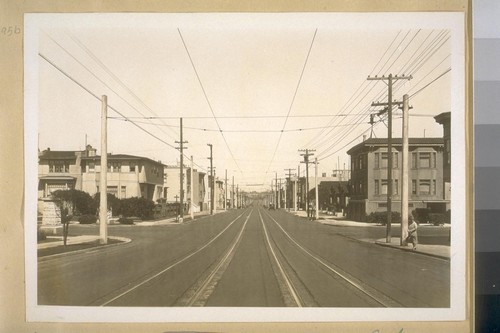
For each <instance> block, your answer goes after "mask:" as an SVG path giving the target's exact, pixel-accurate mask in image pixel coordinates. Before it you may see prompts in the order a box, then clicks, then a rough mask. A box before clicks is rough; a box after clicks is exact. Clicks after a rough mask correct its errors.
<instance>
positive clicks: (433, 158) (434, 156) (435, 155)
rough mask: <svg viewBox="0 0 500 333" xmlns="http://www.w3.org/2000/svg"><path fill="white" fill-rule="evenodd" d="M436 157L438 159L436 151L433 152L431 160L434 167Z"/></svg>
mask: <svg viewBox="0 0 500 333" xmlns="http://www.w3.org/2000/svg"><path fill="white" fill-rule="evenodd" d="M436 159H437V154H436V152H433V153H432V161H431V166H432V167H433V168H436Z"/></svg>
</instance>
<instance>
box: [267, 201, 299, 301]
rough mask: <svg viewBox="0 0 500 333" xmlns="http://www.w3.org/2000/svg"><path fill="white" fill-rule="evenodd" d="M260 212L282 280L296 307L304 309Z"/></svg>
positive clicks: (268, 243) (269, 245) (269, 246)
mask: <svg viewBox="0 0 500 333" xmlns="http://www.w3.org/2000/svg"><path fill="white" fill-rule="evenodd" d="M258 212H259V217H260V221H261V223H262V227H263V228H264V235H265V236H266V241H267V245H268V248H269V249H270V251H271V254H272V255H273V258H274V260H275V262H276V265H277V266H278V269H279V271H280V273H281V276H282V279H283V280H284V281H285V284H286V286H287V289H288V291H289V293H290V296H291V297H292V298H293V301H294V303H295V305H296V306H298V307H303V306H304V303H303V301H302V300H301V298H300V296H299V294H298V292H297V290H296V289H295V288H294V286H293V284H292V282H291V279H290V277H289V276H288V274H287V273H286V272H285V270H284V269H283V266H282V265H281V263H280V260H279V259H278V257H277V256H276V253H275V252H274V249H273V246H272V245H271V241H270V239H269V234H268V232H267V228H266V225H265V223H264V219H263V218H262V215H261V213H260V210H258Z"/></svg>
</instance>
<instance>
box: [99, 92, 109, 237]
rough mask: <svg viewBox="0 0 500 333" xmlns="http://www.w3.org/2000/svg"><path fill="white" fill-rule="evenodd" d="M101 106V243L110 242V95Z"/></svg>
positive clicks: (104, 97) (103, 100)
mask: <svg viewBox="0 0 500 333" xmlns="http://www.w3.org/2000/svg"><path fill="white" fill-rule="evenodd" d="M101 103H102V106H101V179H100V182H99V183H100V184H99V186H100V189H99V192H100V198H99V243H101V244H107V243H108V96H106V95H103V96H102V101H101Z"/></svg>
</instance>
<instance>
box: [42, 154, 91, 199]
mask: <svg viewBox="0 0 500 333" xmlns="http://www.w3.org/2000/svg"><path fill="white" fill-rule="evenodd" d="M84 154H85V151H83V152H81V151H52V150H50V148H47V149H46V150H44V151H43V152H40V153H39V155H38V198H39V199H41V198H48V197H50V194H51V193H52V192H54V191H57V190H69V189H78V190H81V188H82V167H81V158H82V155H84Z"/></svg>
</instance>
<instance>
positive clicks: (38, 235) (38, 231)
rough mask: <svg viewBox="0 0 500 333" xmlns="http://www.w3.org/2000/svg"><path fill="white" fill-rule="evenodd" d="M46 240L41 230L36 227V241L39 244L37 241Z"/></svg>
mask: <svg viewBox="0 0 500 333" xmlns="http://www.w3.org/2000/svg"><path fill="white" fill-rule="evenodd" d="M46 239H47V235H45V232H44V231H43V230H42V229H40V227H38V228H37V230H36V240H37V241H38V242H39V241H43V240H46Z"/></svg>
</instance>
